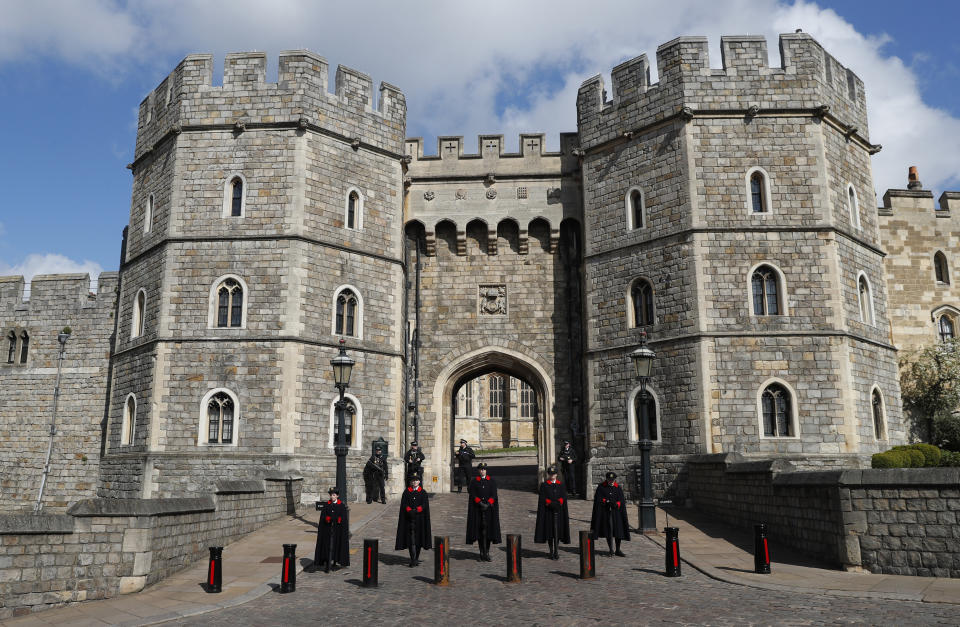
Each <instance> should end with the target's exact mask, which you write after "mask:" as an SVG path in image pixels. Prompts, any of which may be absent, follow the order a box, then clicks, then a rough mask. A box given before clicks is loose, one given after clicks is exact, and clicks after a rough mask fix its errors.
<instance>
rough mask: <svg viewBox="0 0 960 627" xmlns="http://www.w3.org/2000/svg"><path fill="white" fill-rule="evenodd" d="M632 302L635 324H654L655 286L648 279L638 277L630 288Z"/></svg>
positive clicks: (640, 325) (642, 325) (639, 325)
mask: <svg viewBox="0 0 960 627" xmlns="http://www.w3.org/2000/svg"><path fill="white" fill-rule="evenodd" d="M630 302H631V304H632V306H633V326H634V327H645V326H648V325H651V324H653V320H654V316H653V312H654V309H653V286H652V285H650V282H649V281H647V280H646V279H637V280H636V281H634V282H633V286H632V287H631V288H630Z"/></svg>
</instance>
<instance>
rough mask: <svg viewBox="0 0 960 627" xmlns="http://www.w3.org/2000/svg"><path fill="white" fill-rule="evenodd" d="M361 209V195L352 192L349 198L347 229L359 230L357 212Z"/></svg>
mask: <svg viewBox="0 0 960 627" xmlns="http://www.w3.org/2000/svg"><path fill="white" fill-rule="evenodd" d="M359 209H360V194H358V193H357V192H356V191H352V192H350V196H349V197H348V198H347V228H348V229H355V228H357V211H358V210H359Z"/></svg>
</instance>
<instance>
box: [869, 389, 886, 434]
mask: <svg viewBox="0 0 960 627" xmlns="http://www.w3.org/2000/svg"><path fill="white" fill-rule="evenodd" d="M870 406H871V408H872V409H873V435H874V437H875V438H876V439H878V440H885V439H886V429H885V428H884V423H885V420H884V411H883V396H881V394H880V390H878V389H876V388H874V390H873V394H871V395H870Z"/></svg>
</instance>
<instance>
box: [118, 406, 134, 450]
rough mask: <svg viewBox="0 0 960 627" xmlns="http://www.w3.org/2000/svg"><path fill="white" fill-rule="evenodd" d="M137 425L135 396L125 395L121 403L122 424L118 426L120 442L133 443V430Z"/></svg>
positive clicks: (124, 443)
mask: <svg viewBox="0 0 960 627" xmlns="http://www.w3.org/2000/svg"><path fill="white" fill-rule="evenodd" d="M136 426H137V397H135V396H134V395H133V394H129V395H128V396H127V400H126V401H125V402H124V404H123V424H122V425H121V427H120V444H122V445H124V446H130V445H131V444H133V431H134V429H135V428H136Z"/></svg>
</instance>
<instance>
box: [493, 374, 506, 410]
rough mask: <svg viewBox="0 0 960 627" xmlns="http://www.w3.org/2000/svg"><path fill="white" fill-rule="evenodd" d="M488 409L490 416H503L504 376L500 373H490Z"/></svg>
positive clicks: (504, 399)
mask: <svg viewBox="0 0 960 627" xmlns="http://www.w3.org/2000/svg"><path fill="white" fill-rule="evenodd" d="M489 384H490V411H489V415H490V417H491V418H503V415H504V414H503V407H504V403H505V401H506V388H507V382H506V378H505V377H504V376H502V375H499V374H495V375H490V379H489Z"/></svg>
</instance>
